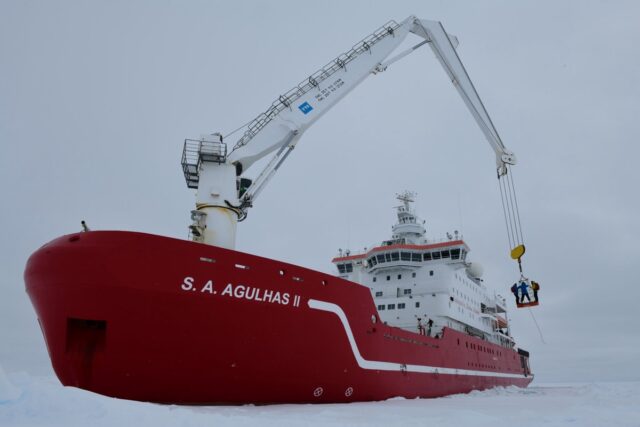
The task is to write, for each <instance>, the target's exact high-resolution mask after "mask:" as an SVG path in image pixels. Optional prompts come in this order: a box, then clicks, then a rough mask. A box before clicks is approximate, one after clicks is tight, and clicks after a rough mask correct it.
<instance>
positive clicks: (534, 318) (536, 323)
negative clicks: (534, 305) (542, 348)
mask: <svg viewBox="0 0 640 427" xmlns="http://www.w3.org/2000/svg"><path fill="white" fill-rule="evenodd" d="M529 314H531V318H532V319H533V323H535V325H536V328H537V329H538V333H539V334H540V341H542V344H546V342H545V340H544V337H543V336H542V331H541V330H540V325H538V321H537V320H536V316H534V315H533V311H531V308H529Z"/></svg>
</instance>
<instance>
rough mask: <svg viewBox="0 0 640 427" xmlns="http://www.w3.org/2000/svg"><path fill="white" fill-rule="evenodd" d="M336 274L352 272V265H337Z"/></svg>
mask: <svg viewBox="0 0 640 427" xmlns="http://www.w3.org/2000/svg"><path fill="white" fill-rule="evenodd" d="M338 272H339V273H340V274H343V273H351V272H353V264H352V263H350V262H348V263H346V264H338Z"/></svg>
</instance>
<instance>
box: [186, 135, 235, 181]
mask: <svg viewBox="0 0 640 427" xmlns="http://www.w3.org/2000/svg"><path fill="white" fill-rule="evenodd" d="M226 161H227V144H225V143H224V142H222V141H207V140H204V139H185V140H184V147H183V148H182V161H181V163H182V171H183V173H184V179H185V181H186V182H187V187H189V188H198V182H200V165H201V164H202V162H215V163H224V162H226Z"/></svg>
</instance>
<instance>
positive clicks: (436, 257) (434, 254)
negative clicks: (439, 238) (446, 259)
mask: <svg viewBox="0 0 640 427" xmlns="http://www.w3.org/2000/svg"><path fill="white" fill-rule="evenodd" d="M431 257H432V258H433V259H440V252H432V253H431Z"/></svg>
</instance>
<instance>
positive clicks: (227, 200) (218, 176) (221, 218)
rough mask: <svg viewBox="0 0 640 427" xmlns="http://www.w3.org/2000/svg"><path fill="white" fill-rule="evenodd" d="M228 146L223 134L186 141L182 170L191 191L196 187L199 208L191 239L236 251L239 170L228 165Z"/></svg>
mask: <svg viewBox="0 0 640 427" xmlns="http://www.w3.org/2000/svg"><path fill="white" fill-rule="evenodd" d="M226 161H227V146H226V144H225V143H224V142H222V136H221V135H220V134H213V135H206V136H203V137H202V138H201V139H199V140H193V139H187V140H185V142H184V148H183V151H182V170H183V172H184V177H185V180H186V182H187V186H188V187H189V188H196V189H197V190H198V191H197V193H196V209H195V210H193V211H191V219H192V221H193V223H192V224H191V225H190V226H189V229H190V235H191V238H192V240H194V241H196V242H201V243H206V244H208V245H213V246H219V247H222V248H227V249H233V248H234V247H235V242H236V228H237V224H238V214H237V213H236V211H234V210H233V209H232V208H231V207H230V205H233V206H235V205H237V204H238V189H237V188H236V168H235V166H234V165H231V164H227V163H226Z"/></svg>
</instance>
